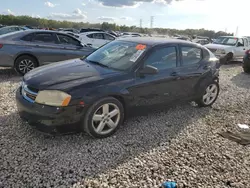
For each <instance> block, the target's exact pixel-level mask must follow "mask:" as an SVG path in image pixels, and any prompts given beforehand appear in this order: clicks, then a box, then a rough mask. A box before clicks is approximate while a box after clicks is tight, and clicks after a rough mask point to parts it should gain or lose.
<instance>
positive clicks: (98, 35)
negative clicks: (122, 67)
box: [79, 32, 116, 48]
mask: <svg viewBox="0 0 250 188" xmlns="http://www.w3.org/2000/svg"><path fill="white" fill-rule="evenodd" d="M115 39H116V38H115V37H114V36H113V35H110V34H108V33H105V32H85V33H80V37H79V40H80V41H82V42H84V43H85V44H87V45H92V46H93V47H94V48H99V47H101V46H103V45H104V44H107V43H109V42H111V41H112V40H115Z"/></svg>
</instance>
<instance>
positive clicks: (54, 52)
mask: <svg viewBox="0 0 250 188" xmlns="http://www.w3.org/2000/svg"><path fill="white" fill-rule="evenodd" d="M31 42H32V44H33V51H34V53H35V55H36V57H38V59H39V62H40V63H42V64H47V63H51V62H58V61H62V60H65V59H67V56H66V54H65V53H64V52H63V50H62V48H61V47H60V46H59V45H58V44H56V36H55V34H54V33H53V32H37V33H35V34H34V36H33V39H32V41H31Z"/></svg>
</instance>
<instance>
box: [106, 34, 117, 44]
mask: <svg viewBox="0 0 250 188" xmlns="http://www.w3.org/2000/svg"><path fill="white" fill-rule="evenodd" d="M103 35H104V39H105V41H106V44H107V43H109V42H111V41H113V40H115V37H113V36H111V35H110V34H107V33H103Z"/></svg>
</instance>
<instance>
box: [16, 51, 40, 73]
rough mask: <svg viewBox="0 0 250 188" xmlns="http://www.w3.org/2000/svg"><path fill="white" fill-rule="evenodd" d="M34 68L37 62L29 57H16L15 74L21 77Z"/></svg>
mask: <svg viewBox="0 0 250 188" xmlns="http://www.w3.org/2000/svg"><path fill="white" fill-rule="evenodd" d="M36 67H38V62H37V60H36V59H35V58H34V57H32V56H29V55H23V56H20V57H18V58H17V59H16V61H15V66H14V68H15V70H16V72H17V73H19V74H20V75H22V76H23V75H25V74H26V73H27V72H29V71H31V70H32V69H34V68H36Z"/></svg>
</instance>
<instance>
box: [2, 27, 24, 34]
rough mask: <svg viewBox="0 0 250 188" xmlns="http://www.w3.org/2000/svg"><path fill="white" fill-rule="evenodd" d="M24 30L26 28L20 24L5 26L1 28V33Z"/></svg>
mask: <svg viewBox="0 0 250 188" xmlns="http://www.w3.org/2000/svg"><path fill="white" fill-rule="evenodd" d="M24 30H25V28H23V27H19V26H5V27H2V28H0V35H4V34H7V33H12V32H16V31H24Z"/></svg>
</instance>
